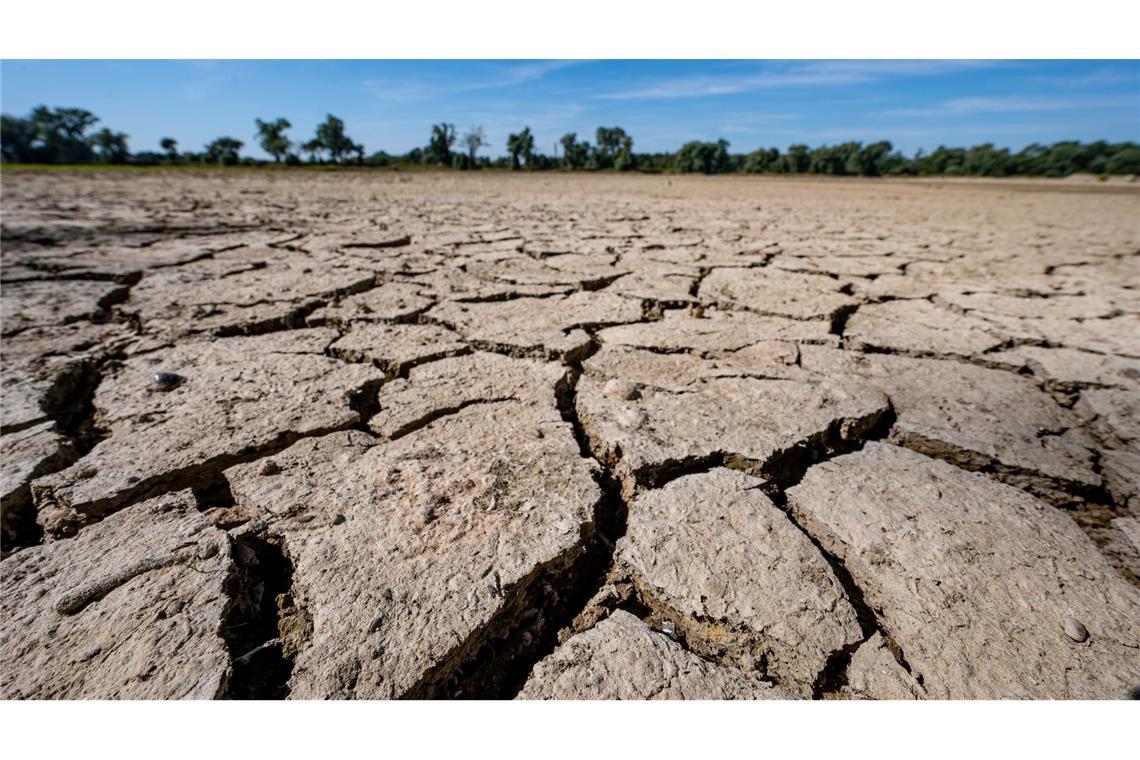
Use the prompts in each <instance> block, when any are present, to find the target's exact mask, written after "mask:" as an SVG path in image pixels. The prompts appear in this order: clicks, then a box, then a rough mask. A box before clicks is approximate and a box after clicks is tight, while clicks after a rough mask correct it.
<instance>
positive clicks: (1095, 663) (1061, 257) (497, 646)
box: [0, 171, 1140, 699]
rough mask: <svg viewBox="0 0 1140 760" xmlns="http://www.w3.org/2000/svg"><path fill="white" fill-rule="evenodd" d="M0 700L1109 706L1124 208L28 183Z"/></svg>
mask: <svg viewBox="0 0 1140 760" xmlns="http://www.w3.org/2000/svg"><path fill="white" fill-rule="evenodd" d="M2 212H3V219H2V223H3V247H2V265H3V269H2V272H0V274H2V281H3V282H2V307H3V308H2V311H3V315H2V316H3V322H2V328H3V337H2V347H3V369H2V389H3V398H2V401H3V404H2V420H0V423H2V434H3V435H2V438H0V446H2V452H3V454H2V461H0V465H2V473H3V482H2V488H3V525H2V527H3V560H2V561H0V614H2V619H0V651H2V652H3V665H2V670H0V696H2V697H5V698H73V697H88V698H226V697H230V698H243V697H262V698H293V699H300V698H316V699H325V698H337V699H339V698H382V699H383V698H455V697H461V698H478V697H496V698H511V697H520V698H634V699H648V698H698V699H709V698H712V699H727V698H745V699H803V698H815V699H955V698H973V699H978V698H1036V699H1041V698H1059V699H1086V698H1124V697H1127V696H1128V695H1129V694H1131V693H1134V692H1135V690H1136V689H1138V688H1140V221H1138V220H1140V187H1137V186H1134V185H1128V184H1119V183H1114V184H1108V185H1101V184H1097V183H1080V182H1064V181H1056V182H1052V181H1038V182H1016V181H1011V182H925V181H847V182H844V181H826V180H804V179H778V178H769V179H765V178H703V177H666V176H656V177H651V176H619V175H608V176H607V175H557V174H546V175H504V174H493V173H482V174H471V175H465V174H459V173H438V174H436V173H424V174H414V175H407V174H401V173H386V172H354V171H343V172H339V171H338V172H318V171H289V172H271V171H249V172H246V171H231V172H220V173H215V172H187V171H177V172H168V173H166V172H139V173H135V172H70V171H68V172H25V171H17V172H5V173H4V176H3V199H2Z"/></svg>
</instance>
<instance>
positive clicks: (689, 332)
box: [598, 309, 828, 353]
mask: <svg viewBox="0 0 1140 760" xmlns="http://www.w3.org/2000/svg"><path fill="white" fill-rule="evenodd" d="M598 337H599V338H600V339H601V341H602V342H603V343H610V344H613V345H622V346H637V347H640V348H649V349H656V350H660V351H694V352H697V353H703V352H710V351H736V350H738V349H741V348H744V347H745V346H750V345H752V344H753V343H759V342H761V341H771V340H786V341H826V340H827V339H828V325H827V323H826V322H822V321H802V320H795V319H785V318H783V317H769V316H763V315H759V314H751V313H749V312H721V311H715V310H713V311H709V312H708V313H707V315H706V316H704V317H693V316H689V315H688V314H687V313H686V312H685V311H683V310H680V309H673V310H670V311H667V312H665V318H664V319H662V320H661V321H659V322H645V323H639V324H633V325H622V326H619V327H610V328H608V329H605V330H602V331H601V332H599V333H598Z"/></svg>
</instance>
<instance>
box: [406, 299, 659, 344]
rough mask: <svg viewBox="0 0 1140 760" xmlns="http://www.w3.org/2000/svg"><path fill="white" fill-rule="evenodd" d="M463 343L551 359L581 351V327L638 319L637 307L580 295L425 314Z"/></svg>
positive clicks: (450, 307)
mask: <svg viewBox="0 0 1140 760" xmlns="http://www.w3.org/2000/svg"><path fill="white" fill-rule="evenodd" d="M428 317H429V318H431V319H435V320H438V321H440V322H443V323H444V324H446V325H449V326H450V327H452V328H454V329H456V330H458V331H459V332H460V333H462V334H463V336H464V337H465V338H467V339H468V340H472V341H476V342H479V343H483V344H489V345H493V346H496V347H500V348H502V349H505V350H507V351H512V352H517V353H518V354H520V355H538V356H546V357H555V356H561V355H568V354H574V353H576V352H580V351H582V350H583V349H585V348H586V346H587V345H588V344H589V342H590V336H589V335H588V334H587V333H586V332H585V330H584V329H583V328H591V329H592V328H596V327H605V326H608V325H614V324H620V323H623V322H636V321H638V320H640V319H641V304H640V303H638V302H637V301H633V300H630V299H628V298H622V297H621V296H617V295H614V294H612V293H605V292H581V293H573V294H571V295H568V296H550V297H548V298H515V299H512V300H509V301H486V302H477V303H461V302H456V301H448V302H445V303H442V304H440V305H439V306H437V307H435V308H434V309H432V310H431V311H430V312H428Z"/></svg>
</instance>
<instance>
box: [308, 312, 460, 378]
mask: <svg viewBox="0 0 1140 760" xmlns="http://www.w3.org/2000/svg"><path fill="white" fill-rule="evenodd" d="M329 351H330V352H331V353H332V354H333V356H337V357H340V358H342V359H345V360H347V361H369V362H372V363H373V364H375V365H376V366H377V367H380V368H381V369H382V370H384V372H385V373H386V374H388V375H396V374H399V373H401V372H403V371H404V370H405V369H407V368H408V367H412V366H415V365H417V364H423V363H424V362H428V361H433V360H435V359H442V358H444V357H447V356H455V355H456V354H461V353H464V352H465V351H467V344H466V343H464V342H463V341H462V340H460V339H459V336H458V335H456V334H455V333H453V332H451V331H450V330H445V329H444V328H442V327H436V326H435V325H404V324H394V325H393V324H386V323H383V322H374V323H361V324H358V325H356V326H354V327H353V328H352V330H351V331H350V332H348V333H347V334H345V335H344V336H342V337H341V338H339V339H337V341H336V342H335V343H333V344H332V346H330V347H329Z"/></svg>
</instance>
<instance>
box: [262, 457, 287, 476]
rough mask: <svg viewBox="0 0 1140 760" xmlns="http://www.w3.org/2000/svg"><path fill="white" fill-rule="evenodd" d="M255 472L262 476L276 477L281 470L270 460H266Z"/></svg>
mask: <svg viewBox="0 0 1140 760" xmlns="http://www.w3.org/2000/svg"><path fill="white" fill-rule="evenodd" d="M257 471H258V472H259V473H260V474H262V475H276V474H277V473H279V472H281V468H280V467H278V466H277V463H276V462H274V461H273V460H272V459H266V460H265V461H264V462H262V463H261V467H259V468H257Z"/></svg>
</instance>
